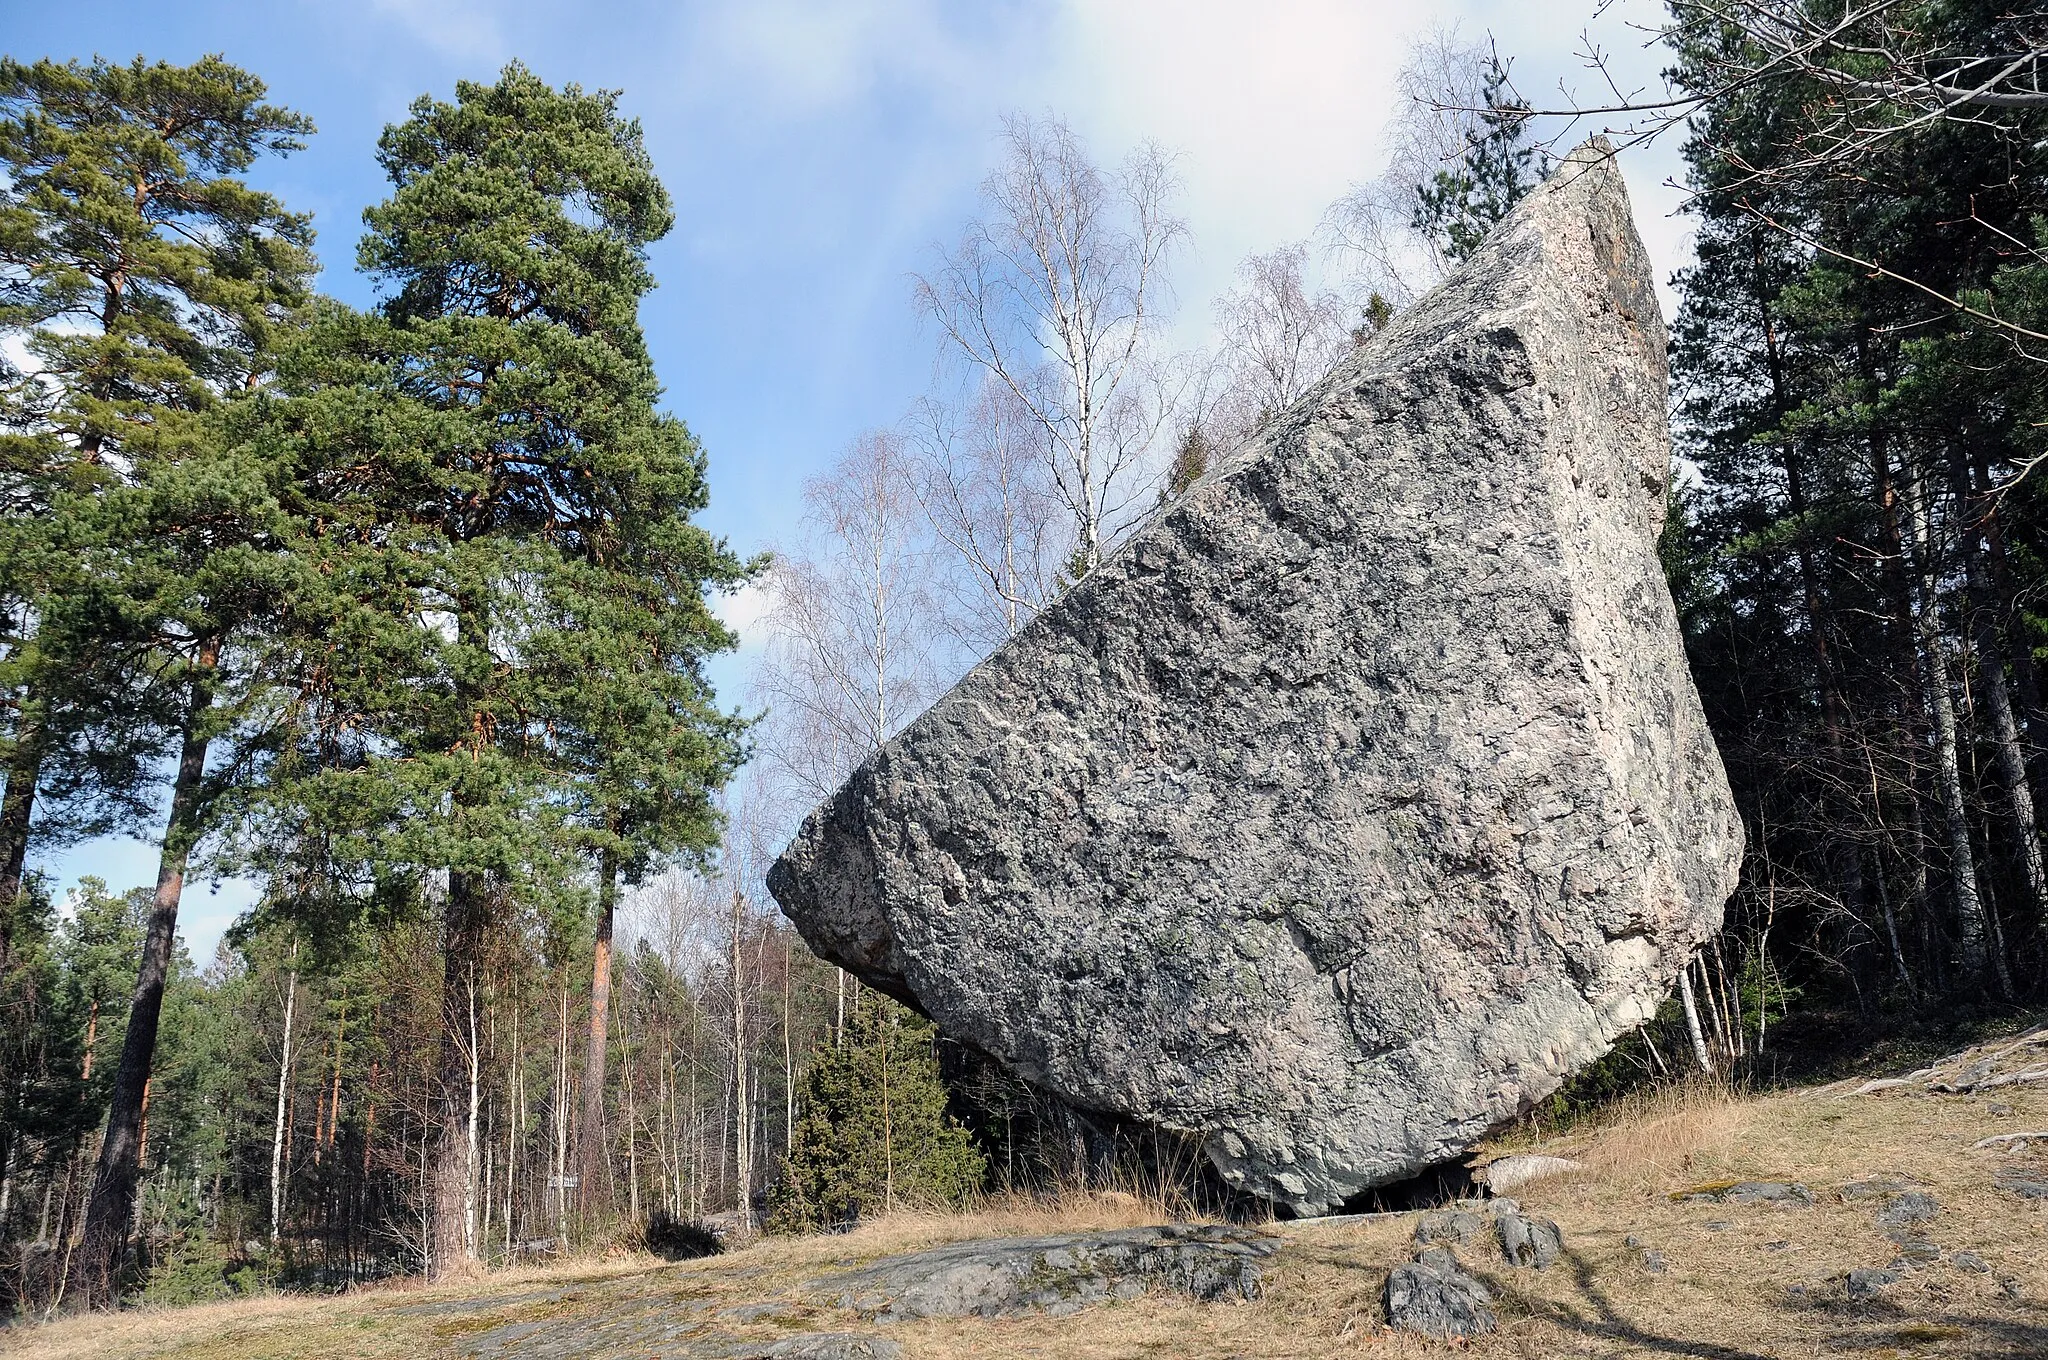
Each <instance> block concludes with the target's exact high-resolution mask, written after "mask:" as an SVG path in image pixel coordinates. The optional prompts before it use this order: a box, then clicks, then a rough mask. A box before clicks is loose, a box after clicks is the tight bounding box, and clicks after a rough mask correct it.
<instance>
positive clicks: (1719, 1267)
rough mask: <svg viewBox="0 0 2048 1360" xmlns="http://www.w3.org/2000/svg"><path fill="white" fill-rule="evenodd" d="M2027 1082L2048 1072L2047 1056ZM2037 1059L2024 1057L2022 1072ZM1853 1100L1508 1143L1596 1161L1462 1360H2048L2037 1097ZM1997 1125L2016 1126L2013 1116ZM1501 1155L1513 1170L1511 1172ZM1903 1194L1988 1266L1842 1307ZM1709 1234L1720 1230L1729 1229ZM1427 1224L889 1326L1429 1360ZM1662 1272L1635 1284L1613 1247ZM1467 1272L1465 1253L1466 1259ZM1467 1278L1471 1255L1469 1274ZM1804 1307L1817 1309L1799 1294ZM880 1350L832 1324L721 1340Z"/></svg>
mask: <svg viewBox="0 0 2048 1360" xmlns="http://www.w3.org/2000/svg"><path fill="white" fill-rule="evenodd" d="M2031 1052H2032V1055H2033V1056H2031V1058H2030V1059H2029V1060H2031V1061H2033V1062H2036V1063H2048V1046H2044V1047H2040V1048H2036V1049H2034V1050H2032V1051H2031ZM2021 1056H2022V1058H2028V1055H2025V1054H2023V1055H2021ZM1850 1089H1853V1088H1852V1087H1851V1086H1835V1087H1823V1088H1814V1089H1808V1090H1803V1091H1794V1092H1787V1093H1780V1094H1773V1095H1769V1096H1764V1097H1761V1098H1751V1099H1736V1098H1732V1097H1730V1096H1728V1095H1727V1094H1725V1093H1720V1092H1714V1091H1708V1090H1693V1091H1685V1092H1676V1093H1667V1094H1665V1095H1663V1096H1662V1097H1659V1098H1658V1099H1656V1100H1654V1101H1649V1102H1642V1103H1637V1104H1634V1105H1631V1106H1628V1107H1625V1108H1622V1109H1618V1110H1615V1111H1612V1112H1610V1113H1609V1116H1608V1118H1606V1119H1605V1120H1604V1121H1602V1122H1601V1123H1600V1124H1599V1125H1597V1126H1590V1127H1586V1128H1582V1129H1579V1130H1576V1131H1574V1132H1571V1133H1568V1134H1565V1135H1561V1136H1553V1137H1550V1138H1547V1139H1544V1140H1542V1141H1540V1142H1531V1141H1529V1140H1522V1141H1520V1142H1519V1143H1518V1144H1517V1145H1516V1146H1515V1147H1514V1148H1513V1149H1512V1150H1515V1151H1522V1150H1540V1151H1544V1152H1554V1153H1561V1154H1564V1155H1569V1156H1574V1157H1578V1158H1580V1159H1582V1160H1583V1161H1584V1162H1585V1163H1586V1169H1585V1170H1584V1171H1582V1172H1580V1173H1577V1174H1575V1175H1573V1176H1571V1177H1568V1178H1562V1179H1556V1180H1552V1181H1548V1182H1542V1183H1538V1184H1536V1185H1532V1186H1528V1187H1525V1188H1524V1189H1523V1191H1522V1192H1521V1193H1520V1195H1519V1196H1518V1198H1520V1199H1521V1200H1522V1202H1523V1204H1524V1206H1525V1207H1527V1208H1530V1209H1533V1210H1536V1211H1540V1212H1542V1213H1545V1214H1548V1215H1550V1216H1552V1217H1554V1218H1555V1219H1556V1220H1557V1222H1558V1223H1559V1224H1560V1225H1561V1227H1562V1228H1563V1230H1564V1236H1565V1247H1566V1257H1565V1258H1564V1259H1563V1260H1560V1261H1559V1262H1558V1263H1557V1264H1556V1265H1555V1266H1553V1267H1552V1268H1550V1269H1549V1270H1547V1271H1543V1272H1541V1273H1537V1272H1532V1271H1509V1270H1506V1269H1505V1268H1501V1267H1498V1266H1497V1265H1487V1266H1485V1267H1484V1268H1483V1269H1482V1271H1481V1273H1482V1274H1484V1275H1485V1276H1486V1277H1487V1278H1488V1279H1489V1280H1490V1281H1491V1282H1492V1283H1493V1285H1494V1286H1495V1292H1496V1294H1497V1295H1498V1296H1500V1297H1501V1300H1502V1303H1501V1311H1502V1315H1503V1326H1502V1329H1501V1331H1500V1332H1498V1333H1496V1334H1495V1335H1493V1336H1491V1337H1486V1338H1482V1339H1480V1340H1479V1341H1477V1342H1476V1343H1474V1344H1472V1345H1470V1346H1464V1347H1460V1349H1461V1350H1463V1351H1465V1352H1467V1353H1469V1354H1471V1355H1475V1356H1529V1357H1534V1356H1546V1357H1547V1356H1558V1355H1579V1354H1585V1355H1706V1356H1729V1357H1747V1356H1772V1357H1778V1356H1812V1355H1815V1354H1817V1353H1827V1352H1831V1351H1835V1350H1853V1351H1858V1352H1861V1353H1866V1354H1885V1353H1888V1352H1889V1353H1896V1354H1902V1355H1915V1356H1921V1355H1926V1356H1937V1355H1938V1356H2011V1357H2020V1356H2043V1355H2048V1203H2044V1202H2041V1201H2032V1200H2025V1199H2021V1198H2019V1197H2018V1196H2015V1195H2013V1194H2011V1193H2008V1192H2006V1191H2002V1190H1999V1189H1997V1188H1996V1187H1995V1186H1994V1184H1993V1175H1994V1173H1995V1171H1997V1170H1998V1169H1999V1168H2000V1167H2019V1168H2027V1169H2031V1170H2032V1171H2034V1172H2036V1173H2038V1174H2042V1175H2048V1150H2037V1151H2028V1152H2021V1153H2018V1154H2012V1153H2000V1152H1998V1151H1996V1150H1977V1149H1973V1148H1972V1146H1971V1145H1972V1144H1973V1143H1975V1142H1976V1141H1977V1140H1979V1139H1981V1138H1983V1137H1985V1136H1987V1135H1989V1134H1994V1133H2003V1132H2010V1131H2014V1130H2021V1129H2048V1082H2042V1083H2039V1084H2022V1085H2012V1086H2007V1087H2003V1088H2000V1089H1999V1090H1996V1091H1990V1092H1985V1093H1984V1094H1982V1095H1977V1096H1961V1095H1939V1094H1930V1093H1927V1092H1925V1091H1923V1090H1918V1089H1915V1088H1900V1089H1898V1090H1893V1091H1886V1092H1884V1093H1882V1094H1879V1095H1875V1096H1853V1095H1848V1094H1846V1092H1847V1091H1848V1090H1850ZM2001 1110H2003V1111H2005V1112H2000V1111H2001ZM1503 1150H1505V1149H1503ZM1874 1176H1890V1177H1896V1178H1899V1179H1902V1180H1909V1181H1913V1182H1917V1183H1919V1184H1921V1185H1923V1186H1925V1187H1926V1188H1927V1189H1929V1190H1931V1191H1932V1192H1933V1193H1934V1194H1935V1195H1936V1196H1937V1197H1938V1198H1939V1199H1940V1201H1941V1204H1942V1206H1943V1208H1942V1212H1941V1214H1940V1215H1939V1216H1938V1217H1937V1218H1936V1220H1935V1221H1934V1222H1933V1223H1932V1224H1931V1225H1929V1226H1928V1227H1927V1229H1926V1230H1925V1231H1926V1235H1927V1236H1928V1237H1929V1238H1931V1239H1932V1240H1933V1241H1935V1242H1936V1243H1938V1244H1939V1245H1940V1246H1942V1247H1943V1248H1944V1249H1946V1250H1949V1251H1955V1250H1967V1251H1974V1252H1976V1253H1978V1254H1979V1255H1981V1256H1982V1257H1983V1258H1984V1260H1985V1261H1986V1262H1987V1263H1988V1264H1989V1266H1990V1268H1991V1269H1990V1271H1989V1272H1988V1273H1984V1274H1975V1273H1969V1272H1965V1271H1961V1270H1957V1269H1955V1268H1954V1267H1952V1266H1951V1265H1949V1264H1947V1263H1946V1262H1944V1263H1942V1264H1937V1265H1934V1266H1931V1267H1927V1268H1924V1269H1920V1270H1917V1271H1913V1272H1911V1273H1909V1274H1908V1275H1907V1276H1906V1278H1905V1279H1904V1280H1903V1282H1901V1283H1900V1284H1899V1285H1897V1286H1895V1287H1894V1288H1893V1289H1891V1290H1890V1291H1889V1292H1888V1294H1887V1296H1886V1297H1885V1298H1884V1299H1883V1300H1882V1301H1880V1302H1877V1303H1870V1304H1849V1303H1847V1302H1845V1301H1843V1300H1842V1299H1841V1297H1840V1287H1839V1284H1837V1283H1832V1282H1835V1281H1839V1279H1840V1277H1841V1275H1842V1274H1843V1273H1844V1272H1845V1271H1847V1270H1849V1269H1852V1268H1855V1267H1861V1266H1884V1265H1887V1264H1888V1263H1889V1262H1891V1260H1892V1259H1893V1258H1894V1257H1895V1256H1896V1255H1897V1250H1896V1248H1895V1247H1894V1245H1893V1244H1892V1243H1891V1242H1890V1241H1888V1240H1887V1239H1886V1237H1885V1236H1884V1234H1883V1233H1882V1232H1881V1231H1880V1230H1879V1229H1878V1228H1877V1227H1876V1225H1875V1222H1874V1216H1875V1207H1876V1206H1875V1205H1874V1204H1873V1203H1872V1202H1870V1201H1863V1202H1858V1203H1848V1202H1843V1201H1842V1200H1841V1199H1840V1198H1839V1197H1838V1196H1837V1195H1836V1194H1835V1193H1834V1190H1835V1188H1836V1187H1838V1186H1840V1185H1842V1184H1844V1183H1846V1182H1849V1181H1853V1180H1859V1179H1864V1178H1869V1177H1874ZM1729 1179H1770V1180H1797V1181H1803V1182H1805V1183H1806V1184H1807V1185H1809V1186H1811V1187H1812V1188H1813V1190H1814V1192H1815V1194H1816V1196H1817V1197H1818V1200H1819V1203H1818V1204H1817V1205H1816V1206H1815V1207H1813V1208H1811V1209H1797V1208H1795V1209H1772V1208H1768V1207H1763V1206H1756V1207H1743V1206H1734V1205H1718V1204H1700V1203H1683V1202H1675V1201H1673V1199H1672V1198H1671V1192H1672V1191H1674V1190H1680V1189H1684V1188H1686V1187H1689V1186H1693V1185H1697V1184H1700V1183H1703V1182H1714V1181H1722V1180H1729ZM1147 1220H1148V1212H1147V1206H1145V1205H1143V1204H1142V1203H1140V1202H1138V1201H1136V1200H1131V1199H1127V1198H1122V1197H1115V1196H1111V1197H1106V1198H1098V1199H1092V1200H1086V1201H1081V1202H1074V1203H1067V1204H1064V1205H1059V1206H1052V1207H1038V1206H1028V1205H1019V1206H1008V1207H1003V1206H998V1207H995V1208H992V1209H990V1210H988V1211H986V1212H983V1213H981V1214H978V1215H966V1216H953V1217H918V1216H909V1215H901V1216H897V1217H894V1218H891V1219H888V1220H885V1221H882V1222H879V1223H875V1224H871V1225H869V1226H867V1227H864V1228H862V1229H861V1230H859V1231H858V1232H855V1233H853V1234H850V1235H847V1236H844V1237H830V1238H808V1239H798V1240H780V1241H767V1242H763V1243H759V1244H757V1245H754V1246H751V1247H749V1248H747V1249H745V1250H743V1251H739V1252H735V1253H733V1254H731V1255H728V1256H725V1257H721V1258H718V1259H715V1260H712V1261H706V1262H694V1263H690V1264H686V1265H680V1266H664V1265H662V1264H660V1263H659V1262H655V1261H652V1260H649V1259H646V1258H628V1259H621V1260H614V1261H594V1262H581V1263H571V1264H566V1265H562V1266H558V1267H554V1268H551V1269H546V1270H526V1271H519V1272H508V1273H500V1274H493V1275H490V1276H486V1277H482V1278H479V1279H477V1280H474V1281H469V1282H462V1283H454V1284H447V1285H441V1286H436V1287H433V1288H425V1287H418V1286H413V1287H390V1288H382V1289H375V1290H368V1291H364V1292H361V1293H358V1294H354V1295H350V1296H347V1297H343V1298H319V1299H314V1298H283V1297H280V1298H264V1299H251V1300H245V1301H241V1302H236V1303H231V1304H220V1305H210V1306H204V1307H197V1308H188V1309H182V1310H176V1311H165V1312H154V1313H152V1312H140V1311H138V1312H129V1313H123V1314H119V1315H115V1316H112V1317H91V1318H76V1319H69V1320H65V1321H61V1322H58V1323H54V1324H51V1325H47V1326H39V1327H26V1328H19V1329H15V1330H12V1331H10V1332H5V1333H0V1355H4V1356H10V1357H11V1356H16V1355H20V1356H28V1355H34V1356H37V1357H49V1360H69V1358H71V1357H76V1358H77V1360H121V1357H129V1356H160V1355H162V1356H178V1357H188V1358H190V1360H199V1358H200V1357H207V1358H209V1360H210V1358H213V1357H219V1358H220V1360H246V1358H248V1357H259V1356H261V1357H272V1356H275V1357H314V1356H321V1357H325V1356H334V1355H361V1356H397V1357H406V1360H427V1357H434V1356H442V1355H448V1356H453V1355H460V1354H463V1353H465V1351H466V1350H467V1347H466V1346H465V1341H466V1340H467V1339H469V1338H472V1337H475V1336H477V1335H478V1334H479V1333H482V1332H485V1331H487V1330H489V1329H492V1328H496V1327H500V1326H503V1325H504V1324H506V1323H508V1322H516V1321H523V1320H535V1321H538V1320H551V1319H571V1318H581V1317H589V1318H590V1319H592V1329H591V1330H590V1331H589V1333H588V1338H589V1342H590V1345H591V1347H592V1349H591V1350H590V1351H589V1353H590V1354H593V1355H611V1354H619V1355H626V1354H640V1355H645V1354H647V1353H649V1352H648V1350H647V1347H646V1345H645V1342H644V1340H643V1341H641V1342H639V1343H638V1344H634V1345H631V1346H627V1345H625V1344H624V1340H625V1339H624V1337H623V1336H622V1337H621V1345H620V1346H619V1347H616V1348H614V1347H608V1346H606V1344H605V1340H604V1330H605V1329H604V1326H603V1325H600V1324H602V1323H605V1322H606V1321H607V1320H610V1319H613V1318H616V1317H618V1316H620V1315H621V1314H622V1313H639V1314H640V1315H641V1316H643V1317H644V1316H646V1315H647V1314H646V1310H647V1309H649V1308H651V1307H652V1308H657V1309H668V1310H673V1311H674V1312H675V1313H676V1315H677V1316H686V1315H688V1310H689V1308H690V1306H691V1305H692V1304H697V1305H701V1304H703V1303H705V1302H715V1303H718V1304H733V1303H744V1302H746V1301H748V1300H750V1299H758V1298H760V1297H762V1296H763V1295H765V1294H767V1293H769V1292H771V1291H772V1290H774V1289H777V1288H779V1287H784V1286H787V1285H791V1284H794V1283H796V1282H797V1281H800V1280H802V1279H805V1278H809V1277H811V1276H815V1275H817V1274H820V1273H823V1272H824V1271H826V1270H829V1269H831V1268H833V1267H835V1266H840V1265H845V1264H851V1263H852V1262H854V1261H864V1260H868V1259H872V1258H874V1257H877V1256H881V1255H886V1254H891V1253H895V1252H901V1251H909V1250H915V1249H917V1248H919V1247H923V1246H928V1245H933V1244H935V1243H938V1242H942V1241H950V1240H957V1239H960V1238H966V1237H977V1236H993V1235H1010V1234H1018V1233H1033V1232H1048V1231H1060V1230H1075V1229H1082V1228H1088V1227H1110V1226H1121V1225H1124V1224H1129V1223H1135V1222H1143V1221H1147ZM1710 1223H1720V1224H1723V1225H1724V1226H1722V1227H1721V1228H1719V1229H1718V1230H1716V1229H1713V1228H1710V1227H1709V1226H1708V1225H1709V1224H1710ZM1413 1225H1414V1216H1413V1215H1399V1216H1388V1217H1384V1218H1376V1219H1372V1220H1367V1221H1363V1222H1358V1221H1353V1222H1343V1223H1331V1224H1325V1225H1295V1226H1292V1227H1288V1228H1285V1229H1283V1230H1282V1231H1283V1235H1284V1237H1285V1239H1286V1241H1287V1246H1286V1248H1285V1249H1284V1250H1283V1251H1282V1252H1281V1254H1280V1255H1279V1256H1277V1257H1276V1258H1274V1260H1273V1262H1272V1264H1271V1266H1270V1268H1269V1272H1268V1288H1267V1290H1266V1294H1265V1297H1264V1298H1262V1299H1260V1300H1259V1301H1258V1302H1256V1303H1251V1304H1244V1305H1238V1306H1221V1305H1200V1304H1194V1303H1191V1302H1186V1301H1183V1300H1179V1299H1175V1298H1169V1297H1157V1296H1155V1297H1146V1298H1140V1299H1138V1300H1135V1301H1132V1302H1129V1303H1117V1304H1110V1305H1104V1306H1101V1307H1097V1308H1094V1309H1090V1310H1087V1311H1084V1312H1082V1313H1081V1314H1079V1315H1077V1316H1073V1317H1069V1318H1064V1319H1052V1318H1023V1319H1003V1320H994V1321H982V1320H959V1321H928V1322H921V1323H914V1324H907V1325H903V1326H900V1327H893V1328H890V1329H888V1330H889V1335H891V1336H892V1337H894V1338H896V1339H897V1340H899V1341H901V1342H902V1343H903V1345H904V1347H905V1350H906V1352H907V1354H909V1355H910V1356H913V1357H948V1358H950V1357H988V1358H989V1360H994V1358H995V1357H1012V1356H1047V1357H1051V1356H1061V1357H1084V1358H1085V1357H1110V1356H1183V1355H1215V1356H1226V1355H1234V1356H1242V1357H1247V1358H1249V1357H1310V1356H1315V1357H1321V1356H1335V1355H1354V1354H1356V1355H1365V1354H1369V1355H1375V1356H1402V1355H1410V1354H1442V1353H1444V1351H1445V1347H1443V1346H1441V1345H1433V1344H1431V1343H1427V1342H1422V1341H1419V1340H1416V1339H1413V1338H1409V1337H1405V1336H1396V1335H1391V1334H1389V1333H1387V1332H1385V1331H1384V1330H1383V1329H1382V1328H1381V1327H1380V1326H1379V1323H1378V1318H1379V1306H1378V1300H1379V1293H1380V1288H1381V1284H1382V1282H1383V1281H1384V1279H1385V1273H1386V1270H1387V1267H1388V1266H1389V1265H1390V1264H1393V1263H1395V1262H1398V1261H1400V1260H1403V1259H1405V1257H1406V1254H1407V1250H1408V1240H1409V1236H1410V1234H1411V1233H1412V1231H1413ZM1630 1234H1634V1235H1636V1236H1637V1237H1638V1238H1639V1239H1640V1240H1641V1242H1642V1244H1643V1246H1645V1247H1654V1248H1657V1249H1660V1250H1661V1251H1663V1252H1664V1254H1665V1256H1666V1257H1667V1258H1668V1260H1669V1263H1670V1268H1669V1271H1668V1273H1667V1274H1664V1275H1661V1276H1655V1275H1651V1274H1649V1273H1647V1272H1646V1271H1645V1270H1644V1269H1643V1266H1642V1264H1641V1256H1642V1253H1641V1251H1640V1250H1639V1249H1637V1248H1634V1247H1630V1246H1628V1245H1627V1244H1626V1243H1625V1241H1624V1239H1625V1238H1626V1237H1627V1236H1628V1235H1630ZM1468 1255H1469V1254H1468ZM1470 1259H1472V1260H1475V1261H1476V1260H1477V1257H1476V1255H1470ZM1793 1285H1803V1286H1806V1287H1807V1290H1808V1293H1807V1294H1806V1295H1805V1296H1803V1297H1802V1296H1797V1295H1793V1294H1790V1293H1788V1286H1793ZM792 1328H797V1329H801V1330H828V1329H835V1328H836V1329H857V1330H864V1329H866V1328H865V1327H864V1325H863V1324H862V1323H861V1322H860V1321H859V1320H858V1319H856V1318H852V1317H850V1316H848V1315H846V1314H844V1313H838V1312H835V1311H833V1310H830V1309H827V1308H823V1307H810V1308H804V1309H801V1310H799V1312H798V1315H797V1316H794V1317H788V1318H785V1319H783V1320H781V1321H776V1320H763V1321H762V1322H760V1323H758V1324H754V1325H751V1326H742V1327H737V1328H731V1329H729V1330H734V1331H739V1332H742V1333H750V1334H752V1335H756V1336H760V1337H764V1338H765V1337H772V1336H776V1335H784V1334H787V1332H788V1331H789V1330H790V1329H792Z"/></svg>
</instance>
